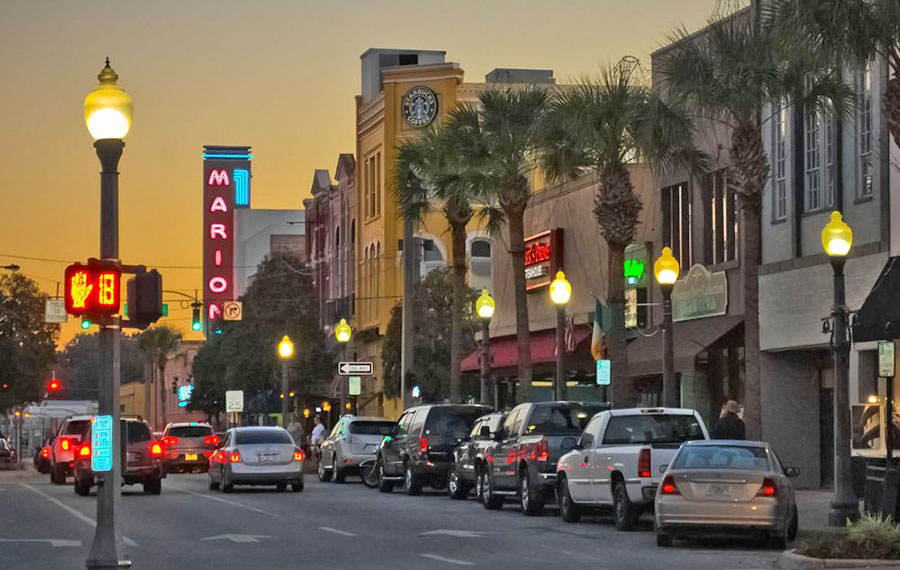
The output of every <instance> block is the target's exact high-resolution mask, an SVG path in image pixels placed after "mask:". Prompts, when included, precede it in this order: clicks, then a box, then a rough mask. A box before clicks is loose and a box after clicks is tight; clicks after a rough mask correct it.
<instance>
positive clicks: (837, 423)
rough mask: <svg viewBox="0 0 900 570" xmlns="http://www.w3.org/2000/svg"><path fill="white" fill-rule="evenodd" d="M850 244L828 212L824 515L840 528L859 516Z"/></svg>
mask: <svg viewBox="0 0 900 570" xmlns="http://www.w3.org/2000/svg"><path fill="white" fill-rule="evenodd" d="M852 244H853V230H851V229H850V226H848V225H847V224H846V223H845V222H844V221H843V219H842V216H841V213H840V212H838V211H834V212H832V213H831V221H830V222H828V224H827V225H826V226H825V228H824V229H823V230H822V246H823V247H824V248H825V253H827V254H828V257H829V258H830V259H831V267H832V269H833V270H834V304H833V305H832V307H831V319H832V322H833V340H832V343H831V350H832V354H833V360H834V496H833V497H832V498H831V510H830V511H829V512H828V524H829V525H831V526H844V524H845V523H846V521H847V519H848V518H849V519H851V520H854V519H856V518H857V517H858V516H859V500H858V499H857V498H856V494H855V493H854V492H853V472H852V469H851V464H850V387H849V380H848V376H849V369H850V365H849V358H850V338H849V337H848V330H847V329H848V327H847V305H846V298H845V294H844V261H846V259H847V254H849V253H850V246H851V245H852Z"/></svg>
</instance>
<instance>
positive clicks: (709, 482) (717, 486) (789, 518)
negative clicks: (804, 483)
mask: <svg viewBox="0 0 900 570" xmlns="http://www.w3.org/2000/svg"><path fill="white" fill-rule="evenodd" d="M797 474H798V471H797V470H796V469H793V468H791V467H784V465H783V464H782V463H781V461H780V460H779V459H778V456H777V455H775V452H774V451H773V450H772V448H771V447H770V446H769V444H767V443H763V442H761V441H732V440H712V441H692V442H688V443H685V444H684V445H683V446H682V447H681V449H679V450H678V453H677V454H676V455H675V458H674V459H673V460H672V463H671V464H670V465H669V467H668V470H667V471H666V474H665V476H664V477H663V479H662V481H661V482H660V484H659V490H658V491H657V494H656V509H655V510H656V513H655V518H656V543H657V544H658V545H659V546H671V545H672V541H673V540H674V539H675V538H678V537H681V536H689V535H696V534H709V533H716V534H718V533H722V532H732V531H738V532H746V531H747V530H757V531H762V532H763V533H765V534H764V535H765V536H766V537H767V538H768V540H769V542H770V543H771V545H772V546H773V547H774V548H777V549H779V550H784V549H785V548H786V547H787V543H788V541H789V540H794V538H796V536H797V527H798V525H799V517H798V514H797V503H796V501H795V500H794V487H793V486H792V485H791V481H790V478H791V477H795V476H796V475H797Z"/></svg>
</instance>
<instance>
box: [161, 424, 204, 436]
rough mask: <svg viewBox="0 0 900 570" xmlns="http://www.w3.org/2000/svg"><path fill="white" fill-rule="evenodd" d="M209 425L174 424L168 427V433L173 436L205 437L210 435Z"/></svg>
mask: <svg viewBox="0 0 900 570" xmlns="http://www.w3.org/2000/svg"><path fill="white" fill-rule="evenodd" d="M212 432H213V431H212V428H211V427H209V426H174V427H172V428H169V434H168V435H171V436H175V437H206V436H208V435H212Z"/></svg>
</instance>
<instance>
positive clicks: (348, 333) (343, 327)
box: [334, 319, 353, 414]
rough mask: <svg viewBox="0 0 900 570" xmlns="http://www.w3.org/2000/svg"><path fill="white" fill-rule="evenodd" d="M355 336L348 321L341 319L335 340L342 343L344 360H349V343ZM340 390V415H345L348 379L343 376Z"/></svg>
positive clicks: (335, 332) (336, 328) (336, 327)
mask: <svg viewBox="0 0 900 570" xmlns="http://www.w3.org/2000/svg"><path fill="white" fill-rule="evenodd" d="M352 336H353V329H352V328H350V325H348V324H347V319H341V322H339V323H338V324H337V326H335V327H334V338H336V339H337V341H338V342H339V343H341V347H342V350H341V353H342V354H343V355H344V360H347V343H348V342H350V337H352ZM340 381H341V385H340V390H341V411H340V414H344V413H345V412H346V411H347V391H348V390H347V379H345V378H344V377H343V376H340Z"/></svg>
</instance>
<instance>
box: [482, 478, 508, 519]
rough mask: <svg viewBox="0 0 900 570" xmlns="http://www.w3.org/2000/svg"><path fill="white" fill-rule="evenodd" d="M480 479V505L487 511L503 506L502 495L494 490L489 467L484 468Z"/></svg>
mask: <svg viewBox="0 0 900 570" xmlns="http://www.w3.org/2000/svg"><path fill="white" fill-rule="evenodd" d="M481 481H482V482H481V489H482V491H481V493H482V498H483V500H482V502H481V505H482V506H483V507H484V508H486V509H487V510H489V511H496V510H498V509H501V508H503V497H502V496H500V495H498V494H497V493H496V492H495V491H494V482H493V481H491V472H490V470H489V469H485V471H484V474H483V475H482V477H481Z"/></svg>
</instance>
